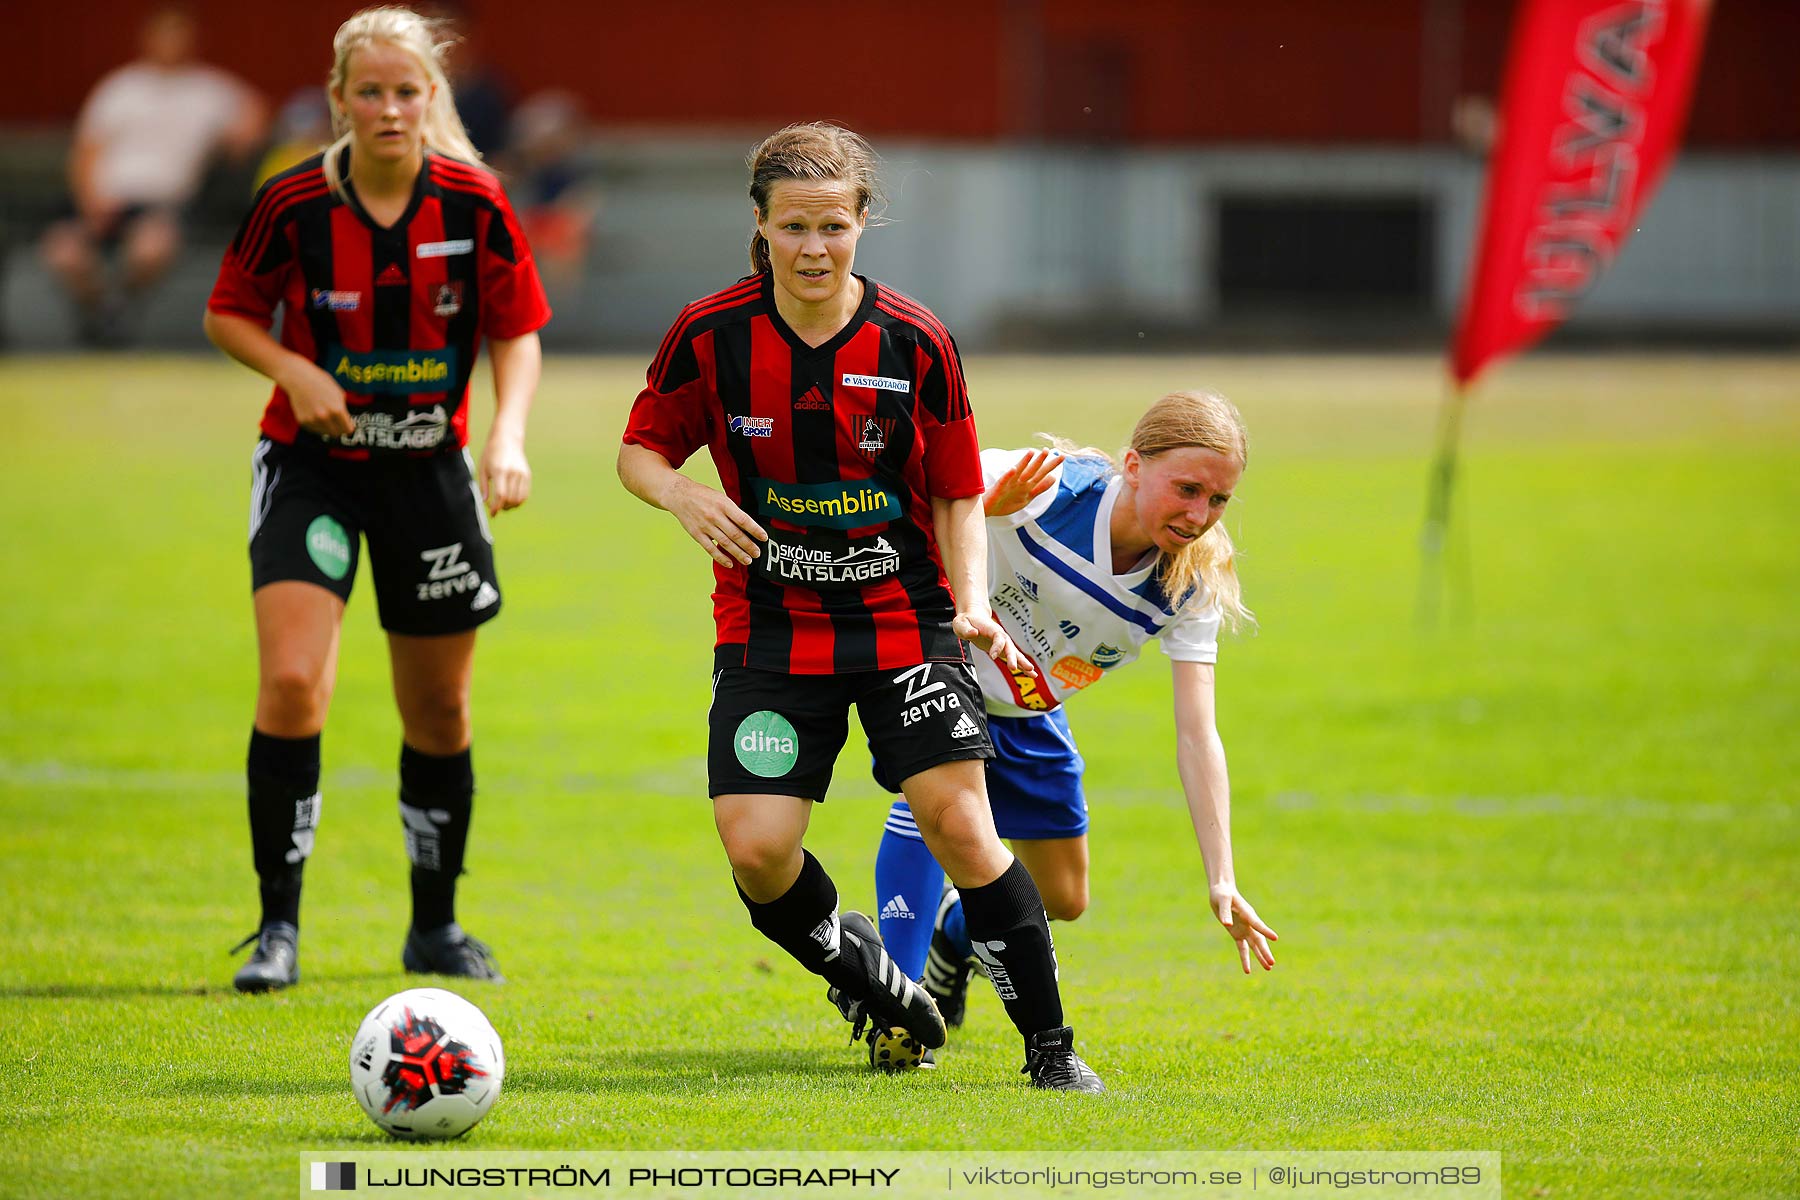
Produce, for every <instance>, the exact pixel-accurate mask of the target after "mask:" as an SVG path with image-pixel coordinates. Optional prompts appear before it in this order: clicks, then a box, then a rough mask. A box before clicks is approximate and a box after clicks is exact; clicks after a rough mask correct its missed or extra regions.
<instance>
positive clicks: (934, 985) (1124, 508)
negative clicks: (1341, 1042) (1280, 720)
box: [875, 391, 1276, 1025]
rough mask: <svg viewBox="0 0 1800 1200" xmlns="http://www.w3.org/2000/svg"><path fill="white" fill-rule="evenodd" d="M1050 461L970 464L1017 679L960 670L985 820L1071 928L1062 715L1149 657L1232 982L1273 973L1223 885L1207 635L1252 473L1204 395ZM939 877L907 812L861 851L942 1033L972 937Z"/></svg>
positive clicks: (1223, 826)
mask: <svg viewBox="0 0 1800 1200" xmlns="http://www.w3.org/2000/svg"><path fill="white" fill-rule="evenodd" d="M1054 447H1055V448H1054V451H1052V450H1045V449H1037V450H987V451H984V452H983V453H982V456H981V457H982V474H983V477H984V484H985V492H984V508H985V511H986V514H987V533H988V578H989V580H990V596H989V599H990V602H991V604H992V606H993V610H994V616H995V618H996V619H997V620H998V621H999V622H1000V624H1001V625H1002V626H1003V627H1004V628H1005V629H1006V632H1007V634H1008V636H1009V637H1011V638H1012V640H1013V643H1014V645H1015V646H1017V647H1018V649H1019V650H1020V651H1021V652H1022V653H1023V655H1024V656H1025V658H1026V660H1027V661H1026V663H1025V665H1024V667H1023V668H1022V669H1013V668H1010V667H1007V666H1005V665H1004V664H1000V663H993V662H987V663H983V662H980V661H978V662H977V663H976V674H977V677H978V678H979V680H980V683H981V692H982V699H983V701H984V703H985V704H986V706H987V711H988V727H989V730H990V734H991V736H992V738H993V742H994V751H995V757H994V758H993V759H992V760H991V761H990V762H989V764H988V772H987V774H988V795H989V798H990V799H991V801H992V803H993V808H994V823H995V826H996V828H997V829H998V830H999V833H1000V835H1001V836H1002V837H1003V838H1006V839H1008V840H1009V842H1010V843H1011V846H1012V849H1013V853H1014V854H1016V855H1017V856H1018V858H1019V861H1020V862H1022V863H1024V864H1025V866H1026V868H1027V869H1028V870H1030V872H1031V875H1032V878H1033V879H1034V880H1036V882H1037V885H1038V889H1039V891H1040V892H1041V893H1042V894H1043V897H1044V903H1045V905H1046V907H1047V909H1048V912H1049V915H1050V917H1051V918H1052V919H1056V920H1064V921H1072V920H1074V919H1075V918H1076V917H1078V916H1080V915H1081V913H1082V912H1083V910H1085V909H1086V908H1087V902H1088V844H1087V828H1088V819H1087V801H1086V798H1085V796H1084V794H1083V791H1082V772H1083V769H1084V764H1083V762H1082V759H1081V754H1080V752H1079V751H1078V750H1077V749H1076V746H1075V739H1074V737H1073V735H1072V734H1071V733H1070V731H1069V723H1068V719H1067V718H1066V717H1065V716H1064V714H1063V704H1064V702H1065V701H1068V700H1070V699H1072V698H1073V697H1074V696H1076V695H1077V694H1078V693H1080V692H1082V691H1084V690H1085V689H1087V688H1089V687H1091V686H1093V685H1094V684H1097V683H1099V682H1100V681H1101V680H1103V679H1105V678H1106V677H1107V676H1108V675H1110V674H1112V673H1113V672H1115V671H1118V670H1120V669H1122V668H1123V667H1125V666H1127V665H1129V664H1130V663H1131V662H1132V660H1134V659H1136V658H1137V656H1138V654H1139V652H1140V651H1141V650H1142V649H1143V648H1144V646H1145V645H1146V644H1148V643H1149V642H1152V641H1155V642H1157V643H1159V644H1160V645H1161V646H1162V648H1163V651H1164V653H1165V654H1166V655H1167V656H1168V657H1169V659H1170V660H1171V663H1172V665H1173V667H1174V690H1175V727H1176V742H1175V761H1176V765H1177V768H1178V770H1179V773H1180V776H1181V783H1182V789H1183V791H1184V792H1185V793H1186V797H1187V805H1188V812H1189V815H1190V816H1191V818H1192V819H1193V825H1194V833H1195V836H1196V837H1197V838H1198V840H1199V843H1200V852H1201V856H1202V858H1203V859H1204V862H1205V866H1206V871H1207V884H1208V908H1209V910H1210V911H1211V912H1212V913H1213V915H1214V916H1215V917H1216V918H1217V919H1218V921H1219V923H1220V924H1221V925H1223V926H1224V927H1225V929H1226V930H1227V931H1228V932H1229V933H1230V934H1231V936H1232V937H1233V938H1234V939H1235V940H1236V942H1237V949H1238V956H1239V960H1240V962H1241V964H1242V966H1243V969H1244V970H1245V971H1246V972H1248V971H1249V970H1250V963H1251V960H1252V959H1253V958H1254V959H1255V960H1256V961H1258V962H1260V963H1261V964H1262V966H1263V967H1264V969H1268V968H1271V967H1273V966H1274V965H1275V958H1274V955H1273V954H1272V953H1271V951H1270V949H1269V942H1271V941H1273V940H1275V936H1276V935H1275V931H1274V930H1272V929H1270V928H1269V927H1268V925H1266V924H1265V923H1264V922H1263V921H1262V919H1261V918H1259V917H1258V916H1257V915H1256V910H1255V909H1253V908H1252V907H1251V906H1250V902H1249V901H1247V900H1245V899H1244V897H1243V896H1242V895H1240V894H1239V893H1238V890H1237V874H1236V869H1235V867H1234V865H1233V862H1232V854H1231V820H1230V812H1231V809H1230V788H1229V784H1228V781H1227V775H1226V769H1225V747H1224V744H1223V743H1222V742H1221V741H1220V738H1219V733H1218V730H1217V728H1216V726H1215V724H1214V720H1213V663H1214V660H1215V659H1216V658H1217V654H1218V631H1219V626H1220V624H1221V622H1222V621H1229V622H1232V623H1236V622H1239V621H1242V620H1244V619H1246V618H1247V617H1248V616H1249V614H1248V612H1247V611H1246V610H1245V608H1244V606H1243V602H1242V600H1241V599H1240V595H1239V586H1238V579H1237V574H1236V571H1235V569H1234V566H1233V561H1232V558H1233V550H1232V544H1231V539H1230V538H1229V536H1227V534H1226V532H1225V527H1224V526H1223V525H1221V524H1220V523H1219V520H1220V518H1221V517H1222V516H1223V515H1224V513H1225V508H1226V505H1227V504H1228V503H1230V500H1231V495H1232V492H1233V491H1234V490H1235V489H1236V487H1237V484H1238V479H1239V476H1241V475H1242V473H1243V470H1244V466H1245V464H1246V462H1247V461H1248V451H1249V441H1248V437H1247V435H1246V433H1245V430H1244V424H1243V420H1242V418H1241V417H1240V416H1239V415H1238V412H1237V409H1236V408H1235V407H1233V406H1232V404H1231V403H1230V402H1229V401H1227V400H1226V399H1225V398H1224V397H1222V396H1219V395H1217V394H1215V393H1212V392H1205V391H1186V392H1174V393H1171V394H1170V395H1167V396H1164V397H1163V398H1162V399H1160V400H1158V401H1157V402H1156V403H1155V404H1153V405H1151V406H1150V409H1149V411H1148V412H1146V413H1145V414H1144V415H1143V418H1142V419H1141V420H1139V421H1138V423H1137V428H1136V429H1134V430H1133V431H1132V435H1131V446H1130V448H1129V449H1127V450H1126V451H1125V453H1124V455H1123V457H1122V459H1121V460H1120V461H1119V462H1117V463H1115V462H1113V461H1112V460H1111V459H1110V458H1109V457H1107V456H1106V455H1105V454H1104V453H1102V452H1101V451H1098V450H1092V449H1077V448H1075V447H1074V446H1073V445H1071V444H1069V443H1066V442H1062V441H1060V440H1058V441H1057V442H1055V443H1054ZM875 759H876V761H875V774H876V778H877V779H878V780H880V781H881V782H882V783H883V784H885V785H888V786H889V787H890V790H891V773H890V772H889V771H888V769H887V766H886V763H885V762H884V761H883V759H882V755H881V753H880V750H879V748H877V750H876V754H875ZM941 880H942V874H941V872H940V871H939V870H938V868H937V865H936V864H935V863H934V862H932V861H931V858H930V855H929V853H928V851H927V849H926V847H925V846H924V845H923V844H922V843H921V842H919V840H918V834H917V832H916V827H915V824H914V821H913V817H912V814H911V812H910V811H909V810H908V808H907V805H906V802H905V800H900V801H897V802H896V803H895V804H894V807H893V810H892V811H891V812H890V813H889V815H888V820H887V828H886V831H885V833H884V835H883V838H882V844H881V848H880V851H879V852H878V855H877V865H876V888H877V895H878V896H880V897H881V898H882V899H883V907H882V912H881V926H882V933H883V937H884V940H885V941H886V944H887V945H888V946H889V948H890V952H891V953H893V955H894V958H895V961H897V962H898V963H899V964H900V966H901V968H902V969H903V970H906V971H909V972H912V973H918V972H923V976H924V981H925V986H926V988H927V990H928V991H930V992H931V993H932V994H933V996H934V997H936V999H937V1001H938V1007H939V1009H940V1011H941V1012H942V1013H943V1015H944V1019H945V1021H946V1023H947V1024H950V1025H958V1024H960V1023H961V1022H962V1017H963V1009H964V997H965V994H966V989H967V986H968V978H969V971H970V969H971V966H972V965H974V964H977V963H979V962H980V961H981V959H980V957H979V956H980V953H981V952H980V948H979V947H972V946H971V944H970V942H969V939H968V936H967V932H966V929H965V926H964V920H963V913H962V909H963V904H962V900H961V897H960V896H959V894H958V893H957V891H956V890H955V889H951V890H950V891H947V892H944V893H943V895H942V897H941V899H940V896H939V890H940V884H941ZM927 913H934V914H935V920H932V921H931V923H930V924H927V923H926V922H927V919H926V917H925V915H924V914H927ZM928 947H929V953H928V952H927V949H928Z"/></svg>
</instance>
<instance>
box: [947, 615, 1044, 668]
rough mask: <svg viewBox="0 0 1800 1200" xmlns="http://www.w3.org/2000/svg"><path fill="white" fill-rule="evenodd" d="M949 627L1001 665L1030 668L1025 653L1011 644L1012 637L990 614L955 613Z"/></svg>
mask: <svg viewBox="0 0 1800 1200" xmlns="http://www.w3.org/2000/svg"><path fill="white" fill-rule="evenodd" d="M950 629H951V632H953V633H955V634H956V636H957V637H959V638H961V639H962V640H963V641H965V642H968V643H969V644H971V645H972V646H974V647H975V648H976V649H977V650H981V651H983V652H985V653H986V654H987V656H988V657H989V658H991V659H993V660H994V661H995V662H997V663H999V664H1000V665H1001V666H1003V667H1011V668H1012V669H1013V670H1015V671H1029V670H1030V669H1031V666H1030V664H1029V663H1027V662H1026V660H1025V655H1024V654H1022V653H1020V651H1019V648H1018V647H1017V646H1015V645H1013V642H1012V639H1011V638H1009V637H1007V636H1006V630H1004V629H1002V628H1001V627H1000V622H998V621H996V620H994V618H993V617H992V616H991V615H988V614H986V613H983V614H981V615H979V616H977V615H975V614H974V613H957V614H956V616H955V617H954V618H952V619H951V621H950Z"/></svg>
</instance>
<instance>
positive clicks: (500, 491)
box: [477, 433, 531, 517]
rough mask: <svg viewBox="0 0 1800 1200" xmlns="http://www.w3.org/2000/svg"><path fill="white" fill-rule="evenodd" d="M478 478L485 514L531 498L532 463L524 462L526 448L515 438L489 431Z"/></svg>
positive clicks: (495, 512)
mask: <svg viewBox="0 0 1800 1200" xmlns="http://www.w3.org/2000/svg"><path fill="white" fill-rule="evenodd" d="M477 479H478V481H479V482H480V484H481V498H482V499H483V500H485V501H486V502H487V510H488V516H490V517H492V516H497V515H499V514H500V513H502V512H504V511H505V510H507V509H509V508H517V507H519V505H521V504H523V503H525V501H527V500H529V499H530V498H531V464H530V463H528V462H526V461H525V447H524V446H523V445H521V444H520V443H519V441H518V439H516V438H512V437H503V436H501V435H499V434H497V433H492V434H489V435H488V440H487V445H486V446H485V447H484V448H483V449H482V451H481V465H480V467H479V468H477Z"/></svg>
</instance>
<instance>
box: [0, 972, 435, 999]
mask: <svg viewBox="0 0 1800 1200" xmlns="http://www.w3.org/2000/svg"><path fill="white" fill-rule="evenodd" d="M393 978H394V973H393V972H391V971H365V972H362V973H360V974H354V975H320V974H316V973H315V974H312V975H309V976H307V977H306V978H305V979H303V980H302V981H301V983H300V984H299V985H298V986H299V988H302V989H304V988H305V987H306V986H307V984H308V983H309V982H310V983H314V984H321V985H329V984H340V983H357V984H361V983H372V982H376V981H382V980H388V981H391V980H392V979H393ZM421 986H424V985H421ZM238 994H239V993H238V991H237V990H236V989H235V988H233V987H232V986H231V980H230V978H229V977H222V978H221V979H220V981H219V982H217V983H186V984H184V983H27V984H19V985H16V986H10V987H4V986H0V1000H122V999H131V998H133V997H138V998H144V999H148V998H150V997H154V996H236V995H238ZM276 994H279V993H276ZM244 998H245V1000H246V1002H253V1001H254V1000H255V999H256V997H252V996H245V997H244Z"/></svg>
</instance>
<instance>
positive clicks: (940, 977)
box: [921, 888, 975, 1029]
mask: <svg viewBox="0 0 1800 1200" xmlns="http://www.w3.org/2000/svg"><path fill="white" fill-rule="evenodd" d="M958 899H960V897H959V896H958V895H957V892H956V889H955V888H945V889H944V894H943V896H942V897H941V898H940V899H939V900H938V907H937V917H936V918H935V919H934V920H933V921H932V923H931V949H930V950H929V951H928V952H927V954H926V956H925V978H924V979H923V980H922V981H921V982H923V983H924V985H925V990H926V991H928V992H930V993H931V998H932V999H933V1000H935V1001H937V1006H938V1012H940V1013H942V1014H943V1017H944V1024H945V1025H947V1026H949V1027H950V1028H951V1029H960V1028H961V1027H962V1023H963V1016H964V1015H965V1014H966V1013H967V1011H968V1006H969V974H970V972H971V971H973V970H974V969H975V967H974V964H975V959H974V958H972V957H970V956H968V955H965V954H958V953H957V951H956V947H955V946H954V945H952V944H951V942H950V938H949V936H948V935H946V934H945V933H944V918H945V917H947V916H949V914H950V910H951V908H953V907H954V906H955V905H956V902H957V900H958Z"/></svg>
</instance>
